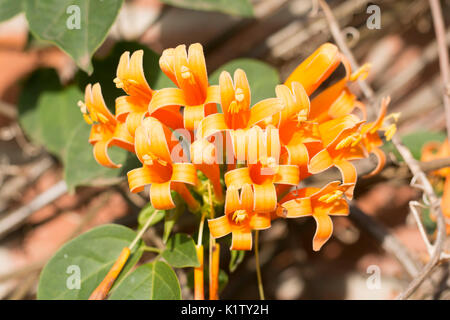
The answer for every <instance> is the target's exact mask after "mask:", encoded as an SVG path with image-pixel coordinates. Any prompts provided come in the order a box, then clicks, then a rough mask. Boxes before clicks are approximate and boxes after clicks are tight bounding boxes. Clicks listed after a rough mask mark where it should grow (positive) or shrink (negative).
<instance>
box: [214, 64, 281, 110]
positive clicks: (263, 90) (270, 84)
mask: <svg viewBox="0 0 450 320" xmlns="http://www.w3.org/2000/svg"><path fill="white" fill-rule="evenodd" d="M236 69H242V70H244V71H245V73H246V74H247V79H248V82H249V84H250V91H251V94H252V97H251V104H252V105H254V104H255V103H257V102H259V101H261V100H263V99H266V98H272V97H275V87H276V85H278V84H279V83H280V76H279V75H278V72H277V70H276V69H275V68H273V67H271V66H270V65H268V64H267V63H264V62H262V61H258V60H255V59H247V58H242V59H235V60H232V61H230V62H228V63H226V64H224V65H223V66H221V67H220V68H219V69H217V70H216V71H214V72H213V73H212V74H211V76H210V78H209V81H210V83H211V84H218V83H219V77H220V73H221V72H222V71H228V72H229V73H230V74H231V77H233V74H234V71H235V70H236Z"/></svg>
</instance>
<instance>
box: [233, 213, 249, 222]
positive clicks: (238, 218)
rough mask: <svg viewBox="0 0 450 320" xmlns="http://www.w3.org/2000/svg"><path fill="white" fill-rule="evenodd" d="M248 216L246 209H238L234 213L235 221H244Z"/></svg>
mask: <svg viewBox="0 0 450 320" xmlns="http://www.w3.org/2000/svg"><path fill="white" fill-rule="evenodd" d="M247 218H248V214H247V211H245V210H236V211H235V212H234V213H233V218H232V219H233V221H234V222H236V223H242V222H243V221H244V220H245V219H247Z"/></svg>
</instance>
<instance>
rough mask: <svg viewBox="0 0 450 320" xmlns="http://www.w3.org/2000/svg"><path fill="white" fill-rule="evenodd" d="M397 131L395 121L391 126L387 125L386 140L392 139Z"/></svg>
mask: <svg viewBox="0 0 450 320" xmlns="http://www.w3.org/2000/svg"><path fill="white" fill-rule="evenodd" d="M396 131H397V126H396V125H395V124H394V123H393V124H391V125H390V126H389V127H387V128H386V129H385V132H384V136H385V137H386V140H387V141H390V140H391V139H392V137H393V136H394V134H395V132H396Z"/></svg>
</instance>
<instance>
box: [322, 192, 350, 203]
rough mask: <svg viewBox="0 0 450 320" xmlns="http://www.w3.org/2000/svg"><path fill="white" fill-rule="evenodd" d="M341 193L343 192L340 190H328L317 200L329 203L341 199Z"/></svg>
mask: <svg viewBox="0 0 450 320" xmlns="http://www.w3.org/2000/svg"><path fill="white" fill-rule="evenodd" d="M343 194H344V193H343V192H342V191H341V190H335V191H333V192H330V193H327V194H324V195H323V196H321V197H320V198H319V201H320V202H325V203H331V202H334V201H336V200H339V199H341V198H342V195H343Z"/></svg>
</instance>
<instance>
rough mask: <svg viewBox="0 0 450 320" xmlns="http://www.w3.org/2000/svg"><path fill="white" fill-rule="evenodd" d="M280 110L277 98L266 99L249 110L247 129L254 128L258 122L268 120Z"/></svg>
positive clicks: (279, 101)
mask: <svg viewBox="0 0 450 320" xmlns="http://www.w3.org/2000/svg"><path fill="white" fill-rule="evenodd" d="M282 109H283V105H282V104H281V100H280V99H278V98H268V99H265V100H262V101H260V102H258V103H257V104H255V105H254V106H253V107H252V108H251V109H250V118H249V119H248V122H247V127H251V126H254V125H255V124H257V123H258V122H260V121H262V120H265V119H267V118H270V117H271V116H272V115H274V114H275V113H278V112H280V111H281V110H282Z"/></svg>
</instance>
